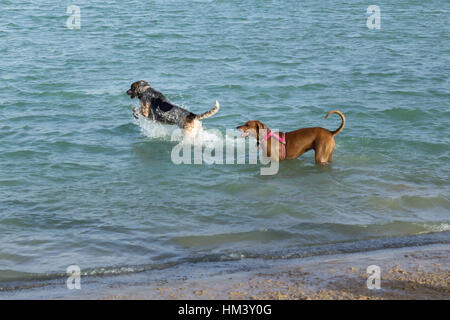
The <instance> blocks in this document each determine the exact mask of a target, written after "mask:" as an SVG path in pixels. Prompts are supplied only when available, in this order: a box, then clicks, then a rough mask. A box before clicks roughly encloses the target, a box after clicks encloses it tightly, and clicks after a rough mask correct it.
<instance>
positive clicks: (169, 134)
mask: <svg viewBox="0 0 450 320" xmlns="http://www.w3.org/2000/svg"><path fill="white" fill-rule="evenodd" d="M135 122H136V124H137V125H138V126H139V127H140V128H141V132H142V133H143V134H144V135H145V136H147V137H148V138H150V139H152V140H166V141H175V142H182V143H187V144H193V145H194V146H202V147H205V148H210V149H215V148H217V147H218V146H222V147H223V151H224V153H225V150H226V149H225V148H226V147H227V146H236V142H237V140H238V139H239V140H240V139H243V140H245V139H244V138H242V137H241V134H240V133H238V132H237V133H236V135H235V136H228V135H226V134H225V133H223V132H221V131H220V130H218V129H209V130H208V129H207V128H206V127H205V126H204V125H203V128H202V130H201V131H200V132H199V133H198V134H197V136H195V137H194V138H192V137H190V136H189V135H183V131H182V130H181V129H180V128H178V126H175V125H167V124H162V123H159V122H156V121H153V120H150V119H148V118H146V117H144V116H142V115H139V117H138V119H136V121H135ZM241 142H242V141H241ZM244 143H245V142H244ZM250 143H252V142H250ZM247 152H250V153H253V152H252V151H251V150H247ZM242 157H243V158H244V159H245V154H243V155H238V158H239V159H240V158H242ZM240 160H242V159H240ZM244 161H245V160H244Z"/></svg>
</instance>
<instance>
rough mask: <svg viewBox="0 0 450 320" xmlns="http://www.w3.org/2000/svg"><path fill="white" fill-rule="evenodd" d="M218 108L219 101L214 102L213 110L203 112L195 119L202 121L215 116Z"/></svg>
mask: <svg viewBox="0 0 450 320" xmlns="http://www.w3.org/2000/svg"><path fill="white" fill-rule="evenodd" d="M219 108H220V105H219V101H217V100H216V105H215V106H214V108H212V109H211V110H208V111H206V112H203V113H202V114H199V115H197V116H196V117H195V119H198V120H202V119H206V118H209V117H212V116H213V115H215V114H216V113H217V111H219Z"/></svg>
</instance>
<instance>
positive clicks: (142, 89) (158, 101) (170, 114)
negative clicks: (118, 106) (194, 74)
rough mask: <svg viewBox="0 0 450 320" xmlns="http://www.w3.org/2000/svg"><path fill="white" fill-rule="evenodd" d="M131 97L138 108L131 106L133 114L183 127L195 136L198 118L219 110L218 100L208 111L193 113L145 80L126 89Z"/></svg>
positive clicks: (198, 128)
mask: <svg viewBox="0 0 450 320" xmlns="http://www.w3.org/2000/svg"><path fill="white" fill-rule="evenodd" d="M127 94H128V95H129V96H130V98H131V99H133V98H135V97H138V98H139V100H140V108H139V110H138V111H137V110H136V109H135V108H133V115H134V117H135V118H138V112H139V113H140V114H141V115H143V116H144V117H146V118H150V119H153V120H154V121H158V122H161V123H165V124H174V125H177V126H178V127H180V128H182V129H184V133H185V134H188V135H190V136H192V137H195V136H196V135H197V133H198V132H200V130H201V129H202V123H201V122H200V120H202V119H206V118H209V117H211V116H213V115H215V114H216V113H217V111H219V107H220V106H219V102H217V101H216V105H215V106H214V108H212V109H211V110H209V111H206V112H204V113H202V114H195V113H192V112H190V111H188V110H186V109H183V108H180V107H178V106H176V105H174V104H172V103H171V102H169V100H167V98H166V97H165V96H164V95H163V94H162V93H161V92H159V91H156V90H155V89H153V88H152V87H150V84H149V83H148V82H147V81H144V80H141V81H136V82H134V83H133V84H132V85H131V88H130V89H129V90H128V91H127Z"/></svg>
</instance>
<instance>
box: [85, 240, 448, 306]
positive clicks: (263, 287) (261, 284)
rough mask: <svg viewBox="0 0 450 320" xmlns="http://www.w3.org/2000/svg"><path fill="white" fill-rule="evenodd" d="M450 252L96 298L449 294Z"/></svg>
mask: <svg viewBox="0 0 450 320" xmlns="http://www.w3.org/2000/svg"><path fill="white" fill-rule="evenodd" d="M449 252H450V247H449V246H448V245H432V246H424V247H410V248H402V249H387V250H378V251H371V252H366V253H355V254H342V255H333V256H322V257H314V258H308V259H296V260H294V261H288V262H282V263H280V264H279V265H272V266H270V267H268V268H267V269H263V270H258V271H245V272H236V273H232V274H222V275H216V276H207V277H201V276H200V277H190V278H187V279H183V280H171V281H167V282H166V283H164V285H148V284H147V285H145V286H135V287H130V288H127V289H126V290H119V292H111V291H110V292H108V293H106V294H105V293H103V294H101V295H100V296H97V298H100V299H232V300H247V299H249V300H260V299H295V300H297V299H300V300H311V299H313V300H317V299H327V300H328V299H333V300H335V299H363V300H366V299H446V300H448V299H450V292H449V282H450V273H449V266H450V259H449ZM370 265H377V266H379V267H380V271H381V278H380V287H381V288H380V289H372V290H370V289H368V287H367V280H368V277H369V274H368V273H367V267H368V266H370ZM90 298H93V297H92V296H91V297H90Z"/></svg>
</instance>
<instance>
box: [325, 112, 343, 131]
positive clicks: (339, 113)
mask: <svg viewBox="0 0 450 320" xmlns="http://www.w3.org/2000/svg"><path fill="white" fill-rule="evenodd" d="M333 113H337V114H338V115H339V116H340V117H341V119H342V123H341V126H340V127H339V128H337V130H335V131H332V132H331V134H332V135H333V137H334V136H336V135H337V134H338V133H339V132H341V131H342V129H344V126H345V117H344V115H343V114H342V112H340V111H337V110H333V111H330V112H328V114H327V115H326V116H325V119H326V118H328V116H329V115H330V114H333Z"/></svg>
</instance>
